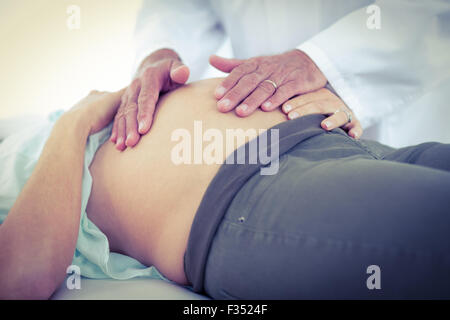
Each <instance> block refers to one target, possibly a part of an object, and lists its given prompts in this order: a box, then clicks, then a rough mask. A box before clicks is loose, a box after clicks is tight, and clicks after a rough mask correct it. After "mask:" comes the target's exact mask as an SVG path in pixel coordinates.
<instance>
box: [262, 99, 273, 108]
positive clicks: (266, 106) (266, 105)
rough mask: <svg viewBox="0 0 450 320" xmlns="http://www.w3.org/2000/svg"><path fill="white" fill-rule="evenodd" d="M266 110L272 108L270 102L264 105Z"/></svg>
mask: <svg viewBox="0 0 450 320" xmlns="http://www.w3.org/2000/svg"><path fill="white" fill-rule="evenodd" d="M262 106H263V107H264V108H266V109H269V108H270V107H271V106H272V103H271V102H270V101H266V102H264V103H263V105H262Z"/></svg>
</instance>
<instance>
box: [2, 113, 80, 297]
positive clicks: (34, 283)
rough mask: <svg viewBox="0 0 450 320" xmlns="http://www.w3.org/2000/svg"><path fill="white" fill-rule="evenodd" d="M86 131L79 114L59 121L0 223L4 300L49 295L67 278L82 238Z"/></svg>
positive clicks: (65, 116) (63, 117)
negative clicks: (69, 267)
mask: <svg viewBox="0 0 450 320" xmlns="http://www.w3.org/2000/svg"><path fill="white" fill-rule="evenodd" d="M88 135H89V128H88V127H87V126H85V125H84V124H83V123H82V121H78V120H77V119H75V117H73V116H71V115H63V116H62V117H61V118H60V120H58V122H57V123H56V124H55V126H54V128H53V130H52V133H51V135H50V137H49V139H48V141H47V143H46V145H45V147H44V149H43V152H42V155H41V157H40V159H39V161H38V163H37V165H36V167H35V169H34V171H33V173H32V175H31V177H30V178H29V180H28V182H27V184H26V185H25V187H24V188H23V190H22V192H21V193H20V195H19V196H18V198H17V200H16V202H15V204H14V206H13V207H12V208H11V210H10V212H9V214H8V216H7V218H6V219H5V221H4V223H3V224H2V225H1V227H0V248H2V249H1V251H0V283H1V285H0V297H1V298H48V297H49V296H50V295H51V294H52V293H53V291H54V290H55V289H56V288H57V286H58V285H59V284H60V283H61V281H62V280H63V279H64V276H65V270H66V268H67V266H69V265H70V263H71V261H72V257H73V253H74V250H75V246H76V241H77V237H78V228H79V220H80V211H81V181H82V173H83V163H84V150H85V144H86V139H87V137H88Z"/></svg>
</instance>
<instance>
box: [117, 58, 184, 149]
mask: <svg viewBox="0 0 450 320" xmlns="http://www.w3.org/2000/svg"><path fill="white" fill-rule="evenodd" d="M188 78H189V68H188V67H187V66H185V65H184V64H183V63H182V62H181V60H180V58H179V57H178V55H177V54H176V53H175V52H174V51H173V50H170V49H161V50H157V51H155V52H154V53H152V54H150V55H149V56H148V57H147V58H146V59H145V60H144V61H143V62H142V64H141V66H140V67H139V70H138V72H137V75H136V78H135V79H134V80H133V81H132V82H131V84H130V85H129V86H128V87H127V89H126V91H125V93H124V94H123V95H122V99H121V103H120V106H119V109H118V111H117V114H116V116H115V118H114V124H113V129H112V132H111V138H110V140H111V141H112V142H113V143H115V144H116V148H117V149H118V150H121V151H122V150H125V149H126V148H127V147H134V146H135V145H136V144H137V143H138V142H139V139H140V136H141V135H144V134H146V133H147V132H148V131H149V130H150V127H151V125H152V123H153V114H154V112H155V107H156V103H157V102H158V98H159V94H160V93H165V92H167V91H170V90H173V89H175V88H177V87H179V86H180V85H182V84H184V83H186V81H187V80H188Z"/></svg>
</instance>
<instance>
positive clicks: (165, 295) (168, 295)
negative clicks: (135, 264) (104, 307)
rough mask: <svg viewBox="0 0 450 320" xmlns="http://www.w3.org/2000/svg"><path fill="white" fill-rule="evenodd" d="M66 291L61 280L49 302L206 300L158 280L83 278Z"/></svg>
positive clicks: (201, 296)
mask: <svg viewBox="0 0 450 320" xmlns="http://www.w3.org/2000/svg"><path fill="white" fill-rule="evenodd" d="M80 284H81V285H80V289H72V290H69V289H68V288H67V285H66V281H64V282H63V283H62V284H61V286H60V287H59V289H58V290H57V291H56V292H55V293H54V294H53V295H52V297H51V300H208V299H209V298H208V297H206V296H203V295H199V294H196V293H195V292H192V291H191V290H189V289H187V288H185V287H182V286H179V285H176V284H174V283H170V282H167V281H164V280H159V279H138V278H137V279H131V280H114V279H87V278H81V281H80Z"/></svg>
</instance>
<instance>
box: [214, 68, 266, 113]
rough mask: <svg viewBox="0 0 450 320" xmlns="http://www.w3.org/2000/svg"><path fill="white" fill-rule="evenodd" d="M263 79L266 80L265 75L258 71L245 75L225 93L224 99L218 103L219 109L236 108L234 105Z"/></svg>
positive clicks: (226, 110)
mask: <svg viewBox="0 0 450 320" xmlns="http://www.w3.org/2000/svg"><path fill="white" fill-rule="evenodd" d="M262 80H264V78H263V75H262V74H260V73H257V72H253V73H250V74H247V75H245V76H243V77H242V78H241V79H240V80H239V82H238V83H237V84H236V85H235V86H234V87H233V88H232V89H231V90H230V91H228V92H227V93H226V94H225V96H224V97H223V99H222V100H220V101H219V102H218V103H217V107H218V108H219V111H221V112H228V111H230V110H232V109H234V107H236V106H237V105H238V104H239V103H240V102H241V101H242V100H244V99H245V98H246V97H247V96H248V95H249V94H250V93H251V92H253V91H254V90H255V89H256V88H257V87H258V85H259V84H260V83H261V81H262Z"/></svg>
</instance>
